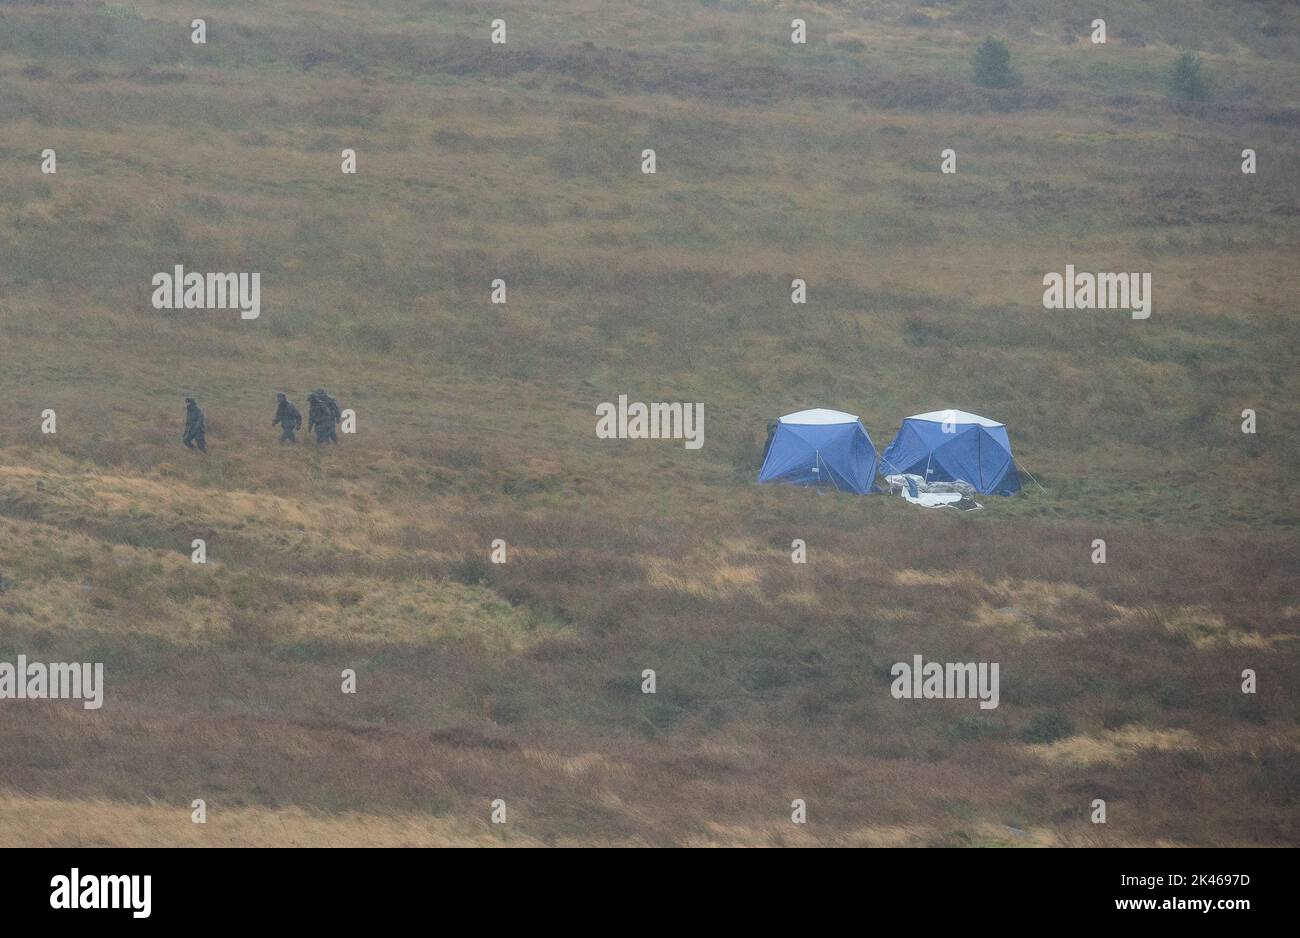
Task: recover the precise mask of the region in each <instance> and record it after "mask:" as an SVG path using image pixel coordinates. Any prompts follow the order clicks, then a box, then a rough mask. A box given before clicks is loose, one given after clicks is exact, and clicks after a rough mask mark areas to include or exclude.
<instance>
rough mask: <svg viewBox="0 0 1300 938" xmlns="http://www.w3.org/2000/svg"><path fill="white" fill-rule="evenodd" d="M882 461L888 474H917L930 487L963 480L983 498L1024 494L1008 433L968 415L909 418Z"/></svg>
mask: <svg viewBox="0 0 1300 938" xmlns="http://www.w3.org/2000/svg"><path fill="white" fill-rule="evenodd" d="M880 461H881V464H882V465H883V466H884V467H885V472H887V473H901V472H908V473H913V474H915V475H919V476H921V477H923V478H924V479H925V481H927V482H953V481H956V480H961V481H963V482H969V483H970V484H971V485H973V486H975V488H976V489H977V490H979V493H980V494H981V495H1014V494H1016V492H1019V491H1020V473H1019V472H1018V471H1017V470H1016V464H1015V461H1014V460H1013V459H1012V458H1011V440H1010V439H1008V438H1007V428H1006V427H1005V426H1003V425H1002V424H1000V423H998V422H997V421H996V420H989V419H988V418H987V417H980V416H978V415H977V414H968V413H966V412H965V411H962V410H936V411H934V412H932V413H928V414H917V415H916V416H915V417H908V418H906V419H905V420H904V421H903V425H902V426H901V427H899V428H898V435H897V436H896V437H894V442H892V443H890V444H889V448H888V449H886V450H885V455H884V456H883V457H881V460H880Z"/></svg>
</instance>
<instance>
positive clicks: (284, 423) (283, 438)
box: [271, 391, 302, 443]
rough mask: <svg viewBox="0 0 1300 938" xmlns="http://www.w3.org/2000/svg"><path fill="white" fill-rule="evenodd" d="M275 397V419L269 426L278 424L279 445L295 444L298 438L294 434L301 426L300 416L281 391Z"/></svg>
mask: <svg viewBox="0 0 1300 938" xmlns="http://www.w3.org/2000/svg"><path fill="white" fill-rule="evenodd" d="M275 397H276V401H277V403H276V407H275V419H274V420H272V421H271V426H273V427H274V426H275V425H276V424H279V426H280V442H281V443H297V442H298V438H297V437H296V436H294V433H295V432H296V431H297V430H298V428H299V427H301V426H302V414H300V413H299V412H298V408H297V407H294V406H293V404H292V403H291V402H290V400H289V398H288V397H286V396H285V395H284V393H283V392H282V391H277V392H276V395H275Z"/></svg>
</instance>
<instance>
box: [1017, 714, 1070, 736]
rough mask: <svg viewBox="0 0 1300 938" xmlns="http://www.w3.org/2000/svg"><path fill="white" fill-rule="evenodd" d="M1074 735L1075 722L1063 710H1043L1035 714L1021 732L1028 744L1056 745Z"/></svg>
mask: <svg viewBox="0 0 1300 938" xmlns="http://www.w3.org/2000/svg"><path fill="white" fill-rule="evenodd" d="M1073 733H1074V722H1073V721H1072V720H1071V719H1070V716H1069V714H1067V713H1065V711H1063V710H1043V711H1041V712H1039V713H1035V714H1034V715H1033V717H1032V718H1031V719H1030V721H1029V724H1028V725H1027V726H1026V727H1025V728H1024V729H1023V730H1021V731H1020V738H1021V739H1023V740H1024V741H1025V742H1027V743H1054V742H1056V741H1057V740H1058V739H1065V737H1067V736H1070V735H1072V734H1073Z"/></svg>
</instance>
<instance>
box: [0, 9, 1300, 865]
mask: <svg viewBox="0 0 1300 938" xmlns="http://www.w3.org/2000/svg"><path fill="white" fill-rule="evenodd" d="M1092 7H1095V10H1094V9H1093V8H1092ZM1092 7H1090V8H1089V10H1088V12H1087V13H1086V14H1084V13H1081V12H1079V8H1078V6H1077V4H1074V3H1071V2H1068V0H1002V2H991V0H953V2H938V0H935V2H931V3H903V2H888V0H882V2H867V0H842V2H836V3H822V4H816V3H780V2H742V0H713V2H708V0H703V2H694V0H664V2H660V3H650V4H646V3H634V2H627V0H605V2H584V0H553V2H548V3H545V4H537V3H525V2H522V0H502V2H500V3H497V4H494V5H493V8H492V10H491V11H488V12H485V10H484V8H483V7H482V5H481V4H477V3H472V2H468V0H465V2H449V3H435V2H425V3H399V2H396V0H367V2H364V3H358V2H346V0H296V2H287V3H276V4H264V3H253V2H245V0H220V2H210V3H205V4H189V3H185V4H180V5H177V4H173V3H161V2H143V0H142V2H133V3H113V4H102V3H90V2H80V0H67V2H55V0H51V2H48V3H13V2H8V0H0V85H2V86H3V89H4V91H3V93H0V590H2V592H0V661H13V660H14V659H15V657H16V656H17V655H19V654H25V655H27V656H28V657H29V658H32V659H38V660H45V661H83V660H90V661H102V662H104V664H105V671H106V680H107V685H108V686H107V690H106V703H105V706H104V707H103V709H102V710H99V711H93V712H92V711H83V710H82V709H80V707H79V706H78V705H76V704H73V703H69V702H37V701H0V752H2V753H3V757H0V843H40V844H46V843H49V844H82V843H92V844H100V843H104V844H185V845H201V844H213V845H215V844H221V845H228V844H253V843H258V844H266V843H286V844H287V843H293V844H326V843H335V844H399V843H402V844H443V843H464V844H478V843H504V844H543V843H544V844H554V843H582V844H612V843H636V844H703V843H722V844H790V845H801V844H873V845H901V844H949V845H984V844H1009V845H1023V844H1045V845H1048V844H1073V845H1121V844H1186V843H1195V844H1224V845H1228V844H1291V845H1294V844H1297V843H1300V822H1298V817H1300V816H1298V814H1297V804H1300V801H1298V800H1297V799H1300V753H1298V747H1300V690H1298V689H1297V683H1298V682H1297V677H1300V648H1298V647H1297V642H1296V639H1297V636H1298V635H1300V621H1298V618H1297V616H1298V613H1300V604H1298V603H1297V599H1296V595H1295V587H1294V584H1295V576H1296V569H1297V527H1296V526H1297V522H1298V521H1300V487H1298V486H1297V482H1300V473H1298V472H1297V468H1296V467H1297V464H1298V462H1300V419H1298V418H1297V414H1296V411H1295V406H1294V402H1295V400H1296V398H1297V391H1298V390H1300V381H1298V380H1297V369H1296V365H1295V363H1296V352H1297V342H1298V340H1300V326H1298V325H1297V321H1296V318H1295V314H1296V297H1297V289H1296V288H1297V278H1296V271H1295V258H1296V256H1297V249H1298V248H1300V225H1298V224H1297V216H1298V214H1300V198H1298V196H1300V165H1298V164H1297V162H1296V160H1295V153H1296V152H1297V144H1298V143H1300V64H1297V63H1298V62H1300V8H1296V7H1295V6H1294V5H1283V4H1272V3H1253V2H1233V3H1228V2H1222V3H1220V2H1185V0H1180V2H1174V0H1128V2H1123V3H1121V2H1117V0H1115V2H1111V0H1104V2H1098V3H1095V4H1093V5H1092ZM796 16H797V17H802V18H804V19H806V21H807V24H808V43H807V44H806V45H802V46H800V45H793V44H791V43H790V41H789V38H790V21H791V19H792V18H794V17H796ZM1094 16H1103V17H1105V19H1106V21H1107V25H1108V33H1109V35H1108V41H1107V43H1106V44H1105V45H1094V44H1093V43H1091V42H1090V41H1089V39H1088V34H1089V31H1090V27H1089V23H1090V21H1091V19H1092V18H1093V17H1094ZM194 17H205V18H206V20H207V25H208V41H207V43H206V45H194V44H192V43H191V42H190V39H189V36H190V28H189V23H190V21H191V20H192V19H193V18H194ZM495 17H501V18H503V19H504V20H505V21H506V23H507V42H506V44H505V45H504V46H494V45H492V44H491V43H490V42H489V32H490V25H489V24H490V21H491V20H492V19H493V18H495ZM990 34H992V35H996V36H1000V37H1003V38H1004V39H1005V40H1006V42H1007V43H1008V45H1009V47H1010V49H1011V52H1012V56H1013V61H1014V64H1015V66H1016V68H1017V69H1018V70H1019V72H1020V74H1021V76H1022V78H1023V85H1022V86H1021V87H1020V88H1016V89H1011V90H991V89H985V88H981V87H978V86H976V85H975V84H974V83H973V81H972V77H971V70H970V58H971V54H972V52H973V50H974V48H975V46H976V45H977V44H978V42H979V41H980V40H982V39H983V38H984V37H985V36H987V35H990ZM1184 49H1191V50H1195V51H1197V52H1198V54H1199V55H1200V56H1201V59H1202V62H1203V69H1204V71H1205V73H1206V74H1207V76H1208V77H1209V78H1210V80H1211V82H1212V88H1213V97H1212V98H1211V100H1210V101H1208V102H1206V103H1202V104H1193V105H1187V104H1179V103H1177V102H1175V101H1173V100H1171V98H1170V97H1169V95H1168V88H1167V78H1168V75H1169V73H1170V71H1171V68H1172V65H1173V62H1174V60H1175V59H1176V58H1177V56H1178V55H1179V53H1180V52H1181V51H1183V50H1184ZM46 148H52V149H54V150H55V151H56V152H57V159H58V172H57V173H56V174H54V175H44V174H42V173H41V170H40V167H41V151H42V150H44V149H46ZM344 148H352V149H355V150H356V151H357V156H358V166H359V171H358V173H357V174H356V175H344V174H343V173H341V172H340V151H341V150H342V149H344ZM645 148H653V149H654V150H655V151H656V155H657V162H658V171H657V173H656V174H654V175H645V174H643V173H642V172H641V171H640V165H641V152H642V150H643V149H645ZM945 148H952V149H954V150H955V151H956V153H957V167H958V172H957V173H956V174H955V175H944V174H941V173H940V172H939V162H940V151H942V150H943V149H945ZM1245 148H1251V149H1254V150H1256V151H1257V153H1258V167H1259V169H1258V173H1257V174H1255V175H1244V174H1243V173H1242V172H1241V170H1240V164H1241V156H1240V154H1241V151H1242V150H1243V149H1245ZM175 264H183V265H184V266H185V268H186V269H187V270H197V271H259V272H260V273H261V275H262V298H261V299H262V314H261V317H260V318H259V319H257V320H253V321H241V320H240V318H239V315H238V313H237V312H234V311H193V310H191V311H184V310H181V311H161V312H160V311H157V310H155V309H154V308H153V307H152V306H151V304H150V295H151V293H152V287H151V285H150V281H151V278H152V276H153V275H154V274H155V273H156V272H159V271H170V270H171V269H172V267H173V265H175ZM1066 264H1073V265H1075V266H1076V267H1077V268H1078V269H1080V270H1090V271H1150V272H1152V274H1153V279H1154V310H1153V313H1152V315H1151V318H1150V319H1148V320H1145V321H1135V320H1132V319H1131V318H1130V317H1129V316H1128V314H1127V313H1125V312H1123V311H1078V310H1075V311H1048V310H1045V309H1044V308H1043V306H1042V302H1041V300H1042V293H1043V287H1042V277H1043V275H1044V273H1046V272H1049V271H1063V270H1064V268H1065V265H1066ZM498 277H500V278H502V279H504V280H505V281H506V283H507V287H508V302H507V303H506V304H505V305H494V304H492V303H491V302H490V284H491V282H492V281H493V280H494V279H495V278H498ZM796 277H798V278H802V279H804V280H806V281H807V284H808V302H807V304H806V305H802V306H799V305H793V304H791V302H790V282H791V280H792V279H793V278H796ZM322 385H323V386H325V387H326V388H328V389H329V390H330V392H331V393H332V394H334V395H335V396H336V397H337V398H338V399H339V401H340V402H341V404H342V406H344V407H349V408H353V409H355V410H356V413H357V421H358V432H357V434H356V435H355V436H343V437H341V440H342V443H341V445H340V446H338V447H337V448H330V449H328V450H326V451H323V452H319V451H317V448H316V447H315V445H314V444H300V445H298V446H297V447H281V446H279V445H278V444H277V442H276V440H277V437H278V430H275V429H273V428H272V427H271V426H270V420H271V416H272V414H273V412H274V409H275V398H274V392H275V391H276V390H286V391H288V392H289V393H290V396H291V397H292V398H293V399H294V400H295V401H296V402H297V403H298V406H299V407H300V408H301V409H302V410H303V412H304V416H305V415H306V400H305V397H306V393H307V392H308V391H309V390H310V389H312V388H315V387H319V386H322ZM188 394H193V395H196V396H197V397H198V398H199V399H200V402H201V403H202V405H203V407H204V408H205V410H206V413H207V418H208V444H209V450H210V453H209V455H208V456H207V457H206V458H205V457H201V456H199V455H198V454H195V453H191V452H189V451H187V450H186V449H184V448H183V447H182V446H181V444H180V439H179V438H180V432H181V428H182V425H183V422H184V404H183V399H184V397H185V396H186V395H188ZM619 394H627V395H628V396H629V397H630V399H632V400H643V401H672V400H680V401H699V402H703V403H704V406H705V425H704V430H705V441H706V442H705V445H704V447H703V448H702V449H700V450H698V451H690V450H686V449H685V448H684V447H683V446H682V445H681V443H680V442H672V441H603V440H599V439H597V437H596V436H595V433H594V426H595V408H596V405H597V404H599V403H601V402H604V401H613V400H616V399H617V397H618V395H619ZM814 406H825V407H833V408H838V409H843V410H848V411H851V412H854V413H858V414H861V416H862V418H863V421H864V423H865V424H866V426H867V428H868V429H869V431H870V433H871V435H872V437H873V439H874V440H875V442H876V445H877V446H878V447H880V448H881V449H883V448H884V446H885V445H886V444H887V443H888V442H889V440H890V439H891V438H892V436H893V432H894V430H895V429H896V428H897V425H898V422H899V420H900V419H901V418H902V417H904V416H906V415H908V414H913V413H919V412H923V411H929V410H935V409H940V408H944V407H950V406H951V407H959V408H962V409H965V410H969V411H974V412H977V413H983V414H987V415H990V416H992V417H995V418H997V419H1000V420H1003V421H1005V422H1006V423H1007V425H1008V427H1009V430H1010V434H1011V439H1012V442H1013V445H1014V447H1015V451H1016V455H1017V459H1018V461H1019V462H1020V463H1021V464H1022V465H1023V466H1024V467H1027V468H1028V469H1029V470H1030V471H1031V472H1032V473H1033V474H1034V476H1035V477H1036V478H1037V479H1038V480H1039V481H1040V482H1041V483H1042V489H1040V488H1039V487H1037V486H1035V485H1032V484H1029V485H1027V487H1026V491H1025V493H1024V494H1022V495H1021V496H1018V497H1016V498H1011V499H997V498H990V499H986V500H985V503H986V506H987V507H986V510H984V511H981V512H975V513H971V514H958V513H956V512H951V513H948V512H942V511H940V512H923V511H921V510H919V509H915V508H912V507H911V506H908V505H906V504H904V503H902V502H901V500H898V499H891V498H887V497H873V498H853V497H850V496H838V495H834V494H818V493H816V492H812V491H805V490H797V489H791V488H785V487H775V486H763V487H758V486H755V485H753V484H752V481H753V478H754V475H755V472H756V469H757V464H758V458H759V455H760V453H761V448H762V441H763V438H764V429H765V424H766V421H767V420H768V419H771V418H773V417H775V416H776V415H779V414H782V413H787V412H790V411H794V410H799V409H803V408H805V407H814ZM47 408H50V409H54V410H55V411H56V412H57V415H58V418H57V419H58V432H57V433H56V434H53V435H47V434H42V433H41V429H40V421H41V416H40V415H41V413H42V411H44V410H45V409H47ZM1245 408H1252V409H1254V410H1256V411H1257V413H1258V428H1259V432H1258V433H1257V434H1255V435H1245V434H1243V433H1242V432H1241V428H1240V424H1241V412H1242V410H1243V409H1245ZM1043 489H1045V491H1044V490H1043ZM196 537H201V538H204V539H205V540H206V541H207V545H208V552H209V560H210V562H209V563H208V564H207V565H204V566H200V565H196V564H193V563H191V562H190V544H191V541H192V539H193V538H196ZM497 538H501V539H504V540H505V541H506V542H507V544H508V562H507V563H505V564H501V565H496V564H491V563H489V562H488V552H489V545H490V544H491V542H492V541H493V540H494V539H497ZM795 538H799V539H803V540H804V541H806V542H807V545H808V563H807V564H806V565H796V564H793V563H791V558H790V549H791V547H790V545H791V541H792V540H793V539H795ZM1095 538H1104V539H1105V540H1106V542H1107V552H1108V562H1107V563H1106V564H1105V565H1095V564H1093V563H1092V562H1091V561H1090V556H1091V553H1092V546H1091V545H1092V542H1093V540H1094V539H1095ZM914 654H922V655H924V656H925V658H926V659H927V660H937V661H996V662H1000V664H1001V675H1002V688H1001V690H1002V694H1001V697H1002V701H1001V705H1000V706H999V707H998V708H997V709H996V710H992V711H981V710H979V709H978V708H977V707H976V705H975V703H974V702H973V701H926V702H917V701H905V700H904V701H898V700H894V699H892V698H891V696H890V694H889V684H890V675H889V668H890V665H891V664H893V663H894V662H896V661H900V660H906V661H910V660H911V658H912V655H914ZM345 668H351V669H354V670H355V671H356V672H357V679H358V692H357V694H355V695H344V694H342V693H340V682H341V680H340V672H341V671H342V670H343V669H345ZM646 668H653V669H654V670H655V671H656V673H657V682H658V693H656V694H655V695H653V696H651V695H645V694H642V693H641V689H640V685H641V674H642V671H643V670H644V669H646ZM1245 668H1251V669H1254V670H1255V671H1256V672H1257V674H1258V675H1259V692H1258V694H1256V695H1254V696H1247V695H1243V694H1242V693H1241V692H1240V683H1241V677H1240V675H1241V672H1242V670H1243V669H1245ZM195 798H203V799H205V800H206V801H207V803H208V805H209V822H208V824H207V825H206V826H202V827H198V826H196V825H193V824H191V822H190V802H191V801H192V800H193V799H195ZM495 798H504V799H505V800H506V802H507V804H508V806H509V823H508V824H506V825H504V826H503V825H493V824H491V823H490V822H489V811H490V808H489V803H490V802H491V801H492V800H493V799H495ZM794 798H803V799H805V800H806V801H807V803H808V811H809V819H810V820H809V823H808V824H807V825H806V826H795V825H792V824H791V823H790V818H789V815H790V807H789V806H790V802H791V800H792V799H794ZM1094 798H1104V799H1105V800H1106V801H1107V803H1108V823H1107V824H1105V825H1095V824H1092V823H1090V822H1089V814H1090V812H1091V803H1092V801H1093V799H1094Z"/></svg>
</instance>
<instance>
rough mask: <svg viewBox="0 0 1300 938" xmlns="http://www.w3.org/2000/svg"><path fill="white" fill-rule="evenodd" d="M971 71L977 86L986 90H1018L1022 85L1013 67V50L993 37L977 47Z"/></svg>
mask: <svg viewBox="0 0 1300 938" xmlns="http://www.w3.org/2000/svg"><path fill="white" fill-rule="evenodd" d="M971 71H972V73H973V75H974V77H975V84H977V85H980V86H981V87H984V88H1018V87H1019V86H1020V84H1021V79H1020V75H1019V74H1018V73H1017V72H1016V70H1015V69H1014V68H1012V67H1011V50H1010V49H1008V48H1007V44H1006V43H1005V42H1003V41H1002V40H1001V39H994V38H993V37H992V36H989V37H988V38H987V39H985V40H984V41H983V42H981V43H980V44H979V45H978V46H976V47H975V56H974V57H973V58H972V59H971Z"/></svg>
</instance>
